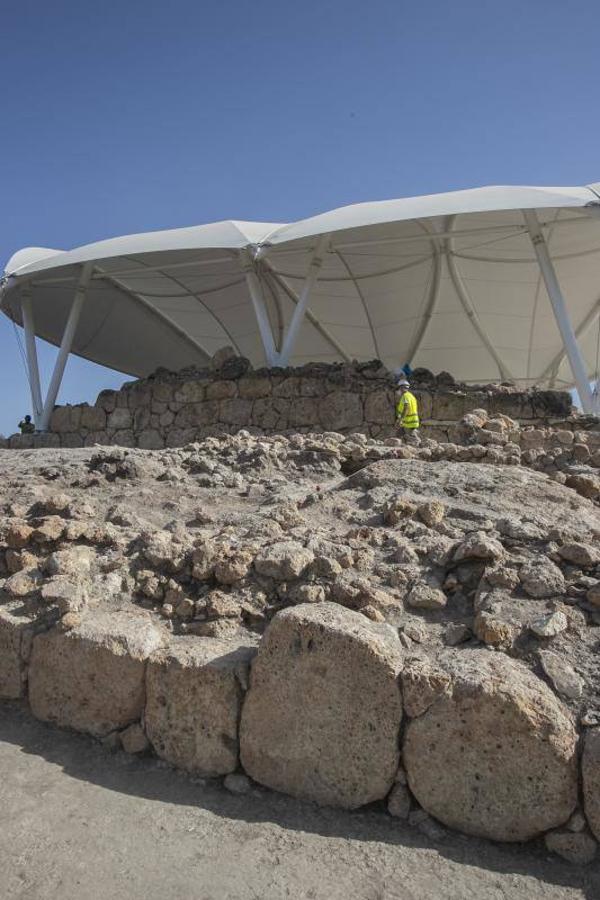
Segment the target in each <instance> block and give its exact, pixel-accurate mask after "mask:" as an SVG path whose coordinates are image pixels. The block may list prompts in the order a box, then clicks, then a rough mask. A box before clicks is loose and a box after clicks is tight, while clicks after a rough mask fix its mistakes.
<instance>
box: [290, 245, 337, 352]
mask: <svg viewBox="0 0 600 900" xmlns="http://www.w3.org/2000/svg"><path fill="white" fill-rule="evenodd" d="M328 240H329V235H328V234H323V235H321V237H320V238H319V241H318V243H317V246H316V247H315V251H314V253H313V256H312V259H311V262H310V267H309V269H308V274H307V276H306V280H305V282H304V285H303V287H302V291H301V293H300V296H299V297H298V304H297V306H296V309H295V310H294V314H293V316H292V321H291V322H290V324H289V327H288V330H287V333H286V335H285V337H284V339H283V346H282V348H281V353H280V354H279V365H281V366H287V364H288V362H289V358H290V354H291V352H292V350H293V349H294V345H295V343H296V340H297V338H298V332H299V331H300V327H301V325H302V323H303V321H304V316H305V315H306V308H307V306H308V301H309V300H310V295H311V291H312V289H313V287H314V286H315V284H316V282H317V278H318V277H319V272H320V270H321V266H322V265H323V252H324V250H325V245H326V243H327V241H328Z"/></svg>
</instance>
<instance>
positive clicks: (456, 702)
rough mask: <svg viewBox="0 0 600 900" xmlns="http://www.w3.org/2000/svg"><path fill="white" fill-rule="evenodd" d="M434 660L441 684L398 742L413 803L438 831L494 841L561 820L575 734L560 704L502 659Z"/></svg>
mask: <svg viewBox="0 0 600 900" xmlns="http://www.w3.org/2000/svg"><path fill="white" fill-rule="evenodd" d="M443 663H444V664H443V665H442V666H441V669H442V673H443V674H445V675H446V676H447V677H448V678H449V680H448V682H443V683H442V686H441V687H440V689H439V692H438V693H437V696H435V697H433V698H431V702H430V703H429V705H428V706H427V708H426V709H425V710H424V711H423V712H421V714H420V715H418V717H417V718H415V719H413V720H411V721H410V723H409V724H408V727H407V730H406V736H405V741H404V749H403V759H404V765H405V768H406V772H407V776H408V782H409V786H410V789H411V791H412V793H413V794H414V795H415V797H416V798H417V800H418V801H419V803H420V804H421V805H422V806H423V808H424V809H425V810H427V812H429V813H430V814H431V815H433V816H435V817H436V818H437V819H439V820H440V821H442V822H443V823H444V824H446V825H449V826H451V827H453V828H458V829H459V830H461V831H464V832H466V833H468V834H474V835H480V836H482V837H488V838H493V839H495V840H500V841H521V840H527V839H529V838H531V837H534V836H535V835H537V834H540V833H541V832H544V831H546V830H548V829H550V828H554V827H556V826H558V825H561V824H563V823H564V822H565V821H566V820H567V819H568V818H569V816H570V814H571V813H572V811H573V809H574V807H575V804H576V801H577V757H576V742H577V736H576V733H575V729H574V727H573V724H572V722H571V720H570V718H569V717H568V715H567V714H566V712H565V710H564V709H563V708H562V707H561V705H560V703H559V702H558V701H557V700H556V698H555V697H554V695H553V694H552V693H551V692H550V691H549V689H548V688H547V687H546V686H545V685H544V684H543V683H542V682H541V681H540V680H539V679H537V678H536V677H535V676H533V675H532V674H531V673H530V672H529V671H528V670H527V669H526V668H525V667H524V666H523V665H522V664H520V663H518V662H516V661H513V660H511V659H509V658H507V657H505V656H503V655H501V654H496V653H495V654H490V653H487V652H484V651H473V652H470V653H469V652H465V653H463V654H461V655H460V656H454V657H451V656H445V657H444V659H443ZM429 681H431V678H430V677H429Z"/></svg>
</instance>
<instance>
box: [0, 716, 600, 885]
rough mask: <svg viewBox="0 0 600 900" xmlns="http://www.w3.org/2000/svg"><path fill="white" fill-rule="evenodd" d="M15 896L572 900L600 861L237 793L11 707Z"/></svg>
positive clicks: (3, 733) (5, 745)
mask: <svg viewBox="0 0 600 900" xmlns="http://www.w3.org/2000/svg"><path fill="white" fill-rule="evenodd" d="M0 772H1V773H2V777H1V779H0V885H1V886H2V888H1V891H0V893H1V895H2V898H3V900H14V898H23V900H42V898H43V900H71V898H73V900H88V898H89V900H92V898H93V900H97V898H98V897H102V900H124V898H127V900H138V898H139V900H142V898H144V900H213V898H227V900H238V898H239V900H251V898H252V900H254V898H260V900H279V898H286V897H290V898H294V900H321V898H323V900H336V898H345V900H346V898H360V900H384V898H385V900H388V898H389V900H396V898H397V900H422V898H427V900H441V898H443V900H470V898H473V900H505V898H510V900H518V898H523V900H525V898H527V900H537V898H540V900H542V898H543V900H567V898H568V900H571V898H573V900H574V898H586V900H597V898H598V897H600V869H599V868H598V867H597V866H595V867H594V868H589V869H586V870H583V871H578V870H577V869H574V868H572V867H570V866H568V865H566V864H562V863H561V862H560V861H557V860H556V859H549V858H548V856H547V854H546V853H545V852H544V850H543V848H540V847H534V848H531V847H529V848H521V847H508V846H507V847H497V846H492V845H490V844H487V843H484V842H478V841H474V840H468V839H466V838H461V837H460V836H457V835H449V836H448V837H447V838H445V839H444V840H443V841H441V842H439V843H438V844H435V843H433V842H431V841H430V840H428V839H427V838H425V837H423V836H422V835H421V834H419V833H418V832H416V831H414V830H412V829H409V828H408V827H407V826H403V825H400V824H398V823H395V822H394V821H393V820H390V819H389V818H388V817H386V816H385V815H382V814H381V813H380V812H375V811H373V812H372V811H369V812H361V813H354V814H349V813H341V812H336V811H332V810H323V809H317V808H316V807H313V806H311V805H309V804H304V803H298V802H294V801H293V800H291V799H289V798H286V797H283V796H279V795H277V794H273V793H270V792H268V791H262V790H258V789H257V790H256V791H255V792H254V794H252V795H250V796H245V797H236V796H233V795H231V794H229V793H228V792H226V791H225V790H224V789H223V788H222V787H221V786H220V785H218V784H216V783H214V782H207V783H205V784H203V783H192V782H191V781H190V780H189V779H187V778H184V777H181V776H178V775H177V774H176V773H175V772H173V771H172V770H170V769H167V768H164V767H162V766H161V764H160V763H157V762H156V761H155V760H151V759H148V760H138V759H132V758H130V757H126V756H125V755H124V754H119V755H116V756H110V755H108V754H107V753H106V752H105V751H104V750H103V749H102V748H101V747H100V746H99V745H97V744H96V743H94V742H93V741H92V740H88V739H87V738H84V737H81V736H79V735H75V734H69V733H65V732H60V731H56V730H53V729H50V728H48V727H46V726H44V725H41V724H40V723H38V722H36V721H35V720H33V719H32V718H30V717H29V716H28V715H27V714H25V713H24V712H23V711H22V710H21V709H19V708H15V707H12V706H7V705H3V706H2V707H0Z"/></svg>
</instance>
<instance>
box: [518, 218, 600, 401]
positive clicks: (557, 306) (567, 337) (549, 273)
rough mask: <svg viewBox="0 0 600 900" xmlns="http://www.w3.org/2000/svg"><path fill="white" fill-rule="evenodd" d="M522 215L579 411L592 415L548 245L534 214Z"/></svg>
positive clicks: (590, 398) (586, 383) (587, 386)
mask: <svg viewBox="0 0 600 900" xmlns="http://www.w3.org/2000/svg"><path fill="white" fill-rule="evenodd" d="M523 216H524V218H525V223H526V225H527V230H528V231H529V236H530V238H531V243H532V244H533V249H534V250H535V255H536V257H537V261H538V265H539V267H540V272H541V273H542V278H543V279H544V284H545V285H546V291H547V293H548V297H549V298H550V303H551V304H552V310H553V312H554V318H555V319H556V324H557V325H558V330H559V331H560V334H561V337H562V341H563V345H564V348H565V352H566V354H567V356H568V358H569V365H570V366H571V371H572V373H573V378H574V379H575V384H576V386H577V390H578V392H579V399H580V400H581V405H582V407H583V411H584V412H586V413H593V412H594V407H595V403H594V397H593V395H592V389H591V388H590V383H589V381H588V377H587V372H586V368H585V363H584V360H583V356H582V355H581V350H580V349H579V344H578V343H577V338H576V337H575V332H574V331H573V326H572V325H571V321H570V319H569V315H568V313H567V307H566V305H565V300H564V297H563V294H562V290H561V287H560V284H559V282H558V278H557V276H556V271H555V269H554V265H553V263H552V259H551V257H550V253H549V251H548V245H547V244H546V241H545V238H544V235H543V234H542V229H541V226H540V223H539V221H538V217H537V214H536V212H535V210H533V209H525V210H523Z"/></svg>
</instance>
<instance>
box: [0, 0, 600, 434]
mask: <svg viewBox="0 0 600 900" xmlns="http://www.w3.org/2000/svg"><path fill="white" fill-rule="evenodd" d="M0 33H1V34H2V42H1V48H0V102H1V107H2V121H1V137H0V210H1V214H0V261H1V262H2V265H3V264H4V262H5V261H6V260H7V259H8V258H9V256H10V255H11V254H12V253H13V252H14V251H15V250H17V249H19V248H21V247H24V246H30V245H33V246H43V247H55V248H60V249H68V248H71V247H73V246H76V245H78V244H83V243H88V242H90V241H94V240H99V239H101V238H105V237H110V236H113V235H118V234H127V233H131V232H136V231H146V230H151V229H157V228H171V227H177V226H183V225H193V224H200V223H202V222H210V221H215V220H219V219H226V218H237V219H256V220H261V219H264V220H266V221H287V220H292V219H297V218H300V217H303V216H307V215H310V214H313V213H316V212H318V211H321V210H324V209H327V208H331V207H334V206H339V205H342V204H345V203H352V202H355V201H360V200H366V199H384V198H390V197H401V196H408V195H412V194H421V193H433V192H436V191H445V190H453V189H457V188H463V187H473V186H478V185H483V184H494V183H495V184H542V185H543V184H548V185H553V184H557V185H560V184H565V185H569V184H585V183H588V182H595V181H598V180H600V149H599V148H600V121H599V119H598V116H597V105H598V84H599V80H600V54H599V53H598V35H599V34H600V6H599V4H598V0H571V2H568V3H566V2H564V0H518V2H515V0H504V2H502V3H499V2H497V0H494V2H490V0H455V2H452V3H450V2H448V0H429V2H427V3H415V2H411V3H408V2H405V0H370V2H358V0H319V2H317V0H297V2H289V0H254V2H251V3H250V2H246V0H221V2H220V3H212V2H211V3H207V2H205V0H170V2H165V0H160V2H157V0H120V2H115V0H102V2H99V0H98V2H94V0H88V2H81V0H53V2H52V3H49V2H47V0H5V2H3V3H1V4H0ZM54 353H55V351H54V349H53V348H50V347H48V346H45V345H44V346H42V348H41V364H42V376H43V377H45V378H46V379H47V377H48V373H49V371H50V367H51V363H52V359H53V356H54ZM0 377H1V379H2V384H3V387H4V390H3V392H2V401H1V403H0V433H2V432H3V433H5V434H7V433H10V432H11V431H13V430H14V426H15V424H16V422H17V421H18V419H19V418H20V417H21V415H22V414H23V413H25V412H27V411H29V408H30V400H29V392H28V388H27V382H26V379H25V374H24V369H23V364H22V361H21V357H20V355H19V351H18V344H17V341H16V338H15V333H14V329H13V326H12V325H11V324H10V322H9V321H8V320H7V319H5V317H3V316H2V317H0ZM123 380H124V378H123V376H122V375H119V374H117V373H114V372H109V371H107V370H106V369H102V368H100V367H99V366H95V365H93V364H91V363H86V362H83V361H81V360H77V359H71V360H70V362H69V364H68V367H67V372H66V376H65V380H64V382H63V387H62V391H61V394H60V395H59V400H61V401H62V402H78V401H82V400H88V401H90V402H93V401H94V399H95V397H96V394H97V393H98V391H99V390H100V389H101V388H103V387H110V386H117V385H119V384H120V383H121V382H122V381H123Z"/></svg>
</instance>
